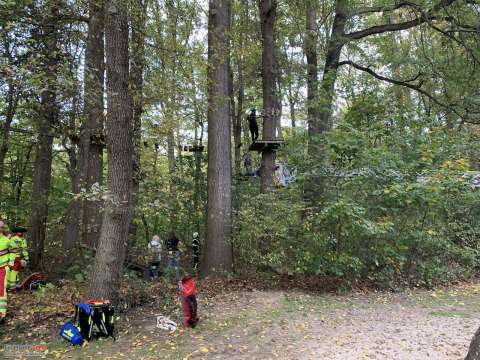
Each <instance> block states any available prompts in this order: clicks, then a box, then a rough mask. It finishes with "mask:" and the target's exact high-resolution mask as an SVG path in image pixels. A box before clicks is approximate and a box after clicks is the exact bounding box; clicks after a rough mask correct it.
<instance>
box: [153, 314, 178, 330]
mask: <svg viewBox="0 0 480 360" xmlns="http://www.w3.org/2000/svg"><path fill="white" fill-rule="evenodd" d="M157 328H158V329H162V330H167V331H170V332H174V331H175V330H177V324H176V323H175V322H174V321H172V320H170V319H169V318H167V317H166V316H163V315H157Z"/></svg>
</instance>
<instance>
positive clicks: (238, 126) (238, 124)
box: [233, 58, 245, 176]
mask: <svg viewBox="0 0 480 360" xmlns="http://www.w3.org/2000/svg"><path fill="white" fill-rule="evenodd" d="M244 97H245V91H244V84H243V60H242V59H241V58H240V59H238V92H237V114H236V118H235V125H234V127H233V141H234V144H235V175H236V176H239V175H240V169H241V162H242V120H243V100H244Z"/></svg>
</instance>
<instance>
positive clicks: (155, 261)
mask: <svg viewBox="0 0 480 360" xmlns="http://www.w3.org/2000/svg"><path fill="white" fill-rule="evenodd" d="M148 251H149V252H150V254H151V261H150V277H157V276H158V269H159V268H160V261H161V260H162V243H161V242H160V236H158V235H153V237H152V240H150V242H149V243H148Z"/></svg>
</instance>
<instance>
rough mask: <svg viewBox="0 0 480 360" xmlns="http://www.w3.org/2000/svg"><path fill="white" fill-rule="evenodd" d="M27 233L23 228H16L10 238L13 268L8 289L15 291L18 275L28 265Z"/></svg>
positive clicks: (9, 276)
mask: <svg viewBox="0 0 480 360" xmlns="http://www.w3.org/2000/svg"><path fill="white" fill-rule="evenodd" d="M26 232H27V229H25V228H24V227H23V226H16V227H14V228H13V229H12V237H11V238H10V260H11V261H12V262H13V267H12V268H11V269H10V272H9V275H8V288H9V289H14V288H15V287H16V286H17V283H18V273H19V271H20V270H21V269H24V268H26V267H27V264H28V248H27V241H26V240H25V237H24V234H25V233H26Z"/></svg>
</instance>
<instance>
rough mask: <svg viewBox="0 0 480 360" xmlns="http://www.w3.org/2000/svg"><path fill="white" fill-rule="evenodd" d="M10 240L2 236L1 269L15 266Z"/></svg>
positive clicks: (0, 239)
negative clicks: (11, 255)
mask: <svg viewBox="0 0 480 360" xmlns="http://www.w3.org/2000/svg"><path fill="white" fill-rule="evenodd" d="M10 246H11V245H10V239H9V238H8V237H6V236H5V235H0V267H2V266H6V265H13V260H12V259H11V257H10Z"/></svg>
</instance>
